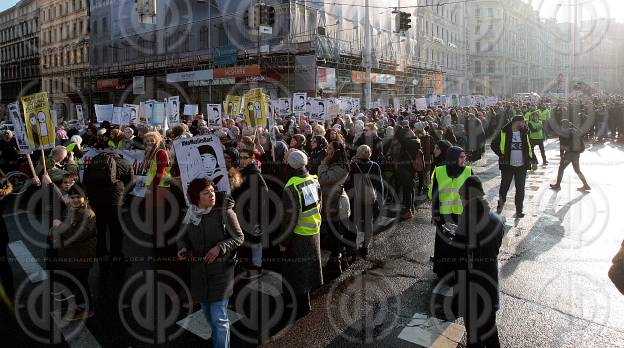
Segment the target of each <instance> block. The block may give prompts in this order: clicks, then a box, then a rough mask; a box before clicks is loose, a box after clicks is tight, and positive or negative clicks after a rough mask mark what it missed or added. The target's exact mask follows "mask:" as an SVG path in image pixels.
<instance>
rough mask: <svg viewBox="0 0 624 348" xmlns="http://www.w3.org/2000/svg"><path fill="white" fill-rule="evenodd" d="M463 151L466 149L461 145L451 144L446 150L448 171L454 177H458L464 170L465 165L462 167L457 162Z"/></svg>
mask: <svg viewBox="0 0 624 348" xmlns="http://www.w3.org/2000/svg"><path fill="white" fill-rule="evenodd" d="M462 152H465V151H464V149H462V148H461V147H459V146H451V147H450V148H449V149H448V150H447V151H446V173H447V174H448V176H449V177H451V178H453V179H455V178H457V177H458V176H459V175H460V174H461V173H462V172H463V171H464V168H465V167H460V166H459V165H458V164H457V161H458V160H459V155H461V154H462Z"/></svg>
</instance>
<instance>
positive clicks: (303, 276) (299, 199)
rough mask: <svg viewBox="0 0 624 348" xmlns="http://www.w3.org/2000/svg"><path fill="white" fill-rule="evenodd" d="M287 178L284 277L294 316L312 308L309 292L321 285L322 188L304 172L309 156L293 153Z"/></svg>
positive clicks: (289, 160) (283, 199) (289, 155)
mask: <svg viewBox="0 0 624 348" xmlns="http://www.w3.org/2000/svg"><path fill="white" fill-rule="evenodd" d="M286 160H287V162H288V171H289V175H288V176H289V177H290V179H289V180H288V182H287V183H286V186H285V188H284V194H283V195H282V206H283V210H284V212H285V213H284V215H283V216H284V218H283V221H282V228H283V238H284V240H282V241H281V242H280V250H281V251H282V252H283V253H284V263H283V275H284V278H285V279H286V281H288V282H289V283H290V284H291V285H292V287H293V291H294V293H295V296H296V310H297V317H298V318H301V317H303V316H305V315H306V314H308V313H309V312H310V311H311V310H312V308H311V304H310V292H311V291H312V290H314V289H316V288H318V287H319V286H321V285H322V284H323V271H322V267H321V243H320V242H321V240H320V228H321V213H320V212H321V208H322V205H321V200H322V194H321V188H320V184H319V182H318V180H317V177H316V176H314V175H310V174H309V173H308V170H307V169H306V167H305V166H306V165H307V164H308V156H306V154H305V153H303V152H302V151H300V150H292V152H290V153H289V154H288V156H287V159H286Z"/></svg>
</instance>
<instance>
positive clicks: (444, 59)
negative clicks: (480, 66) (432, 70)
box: [418, 47, 462, 70]
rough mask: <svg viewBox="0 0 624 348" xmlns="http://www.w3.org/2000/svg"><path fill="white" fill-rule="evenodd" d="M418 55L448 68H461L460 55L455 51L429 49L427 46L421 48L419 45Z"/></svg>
mask: <svg viewBox="0 0 624 348" xmlns="http://www.w3.org/2000/svg"><path fill="white" fill-rule="evenodd" d="M423 51H424V55H423ZM418 57H419V58H424V59H425V60H428V61H430V62H434V63H436V64H438V65H441V66H444V67H446V68H449V69H454V70H459V69H461V68H462V67H461V64H462V61H461V57H460V56H459V55H458V54H457V53H447V52H444V51H440V50H437V49H434V48H432V49H429V48H428V47H425V48H424V50H423V48H422V47H419V51H418Z"/></svg>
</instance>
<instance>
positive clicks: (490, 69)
mask: <svg viewBox="0 0 624 348" xmlns="http://www.w3.org/2000/svg"><path fill="white" fill-rule="evenodd" d="M495 71H496V61H493V60H490V61H488V73H490V74H493V73H494V72H495Z"/></svg>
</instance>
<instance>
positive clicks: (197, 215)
mask: <svg viewBox="0 0 624 348" xmlns="http://www.w3.org/2000/svg"><path fill="white" fill-rule="evenodd" d="M211 210H212V208H207V209H202V208H199V207H198V206H196V205H194V204H191V206H190V207H189V208H188V210H187V211H186V215H184V219H183V220H182V223H183V224H185V225H188V224H193V225H195V226H199V223H200V222H201V219H202V216H204V215H206V214H208V213H210V211H211Z"/></svg>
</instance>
